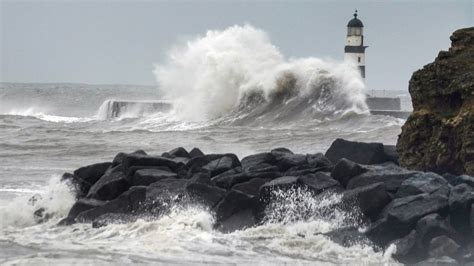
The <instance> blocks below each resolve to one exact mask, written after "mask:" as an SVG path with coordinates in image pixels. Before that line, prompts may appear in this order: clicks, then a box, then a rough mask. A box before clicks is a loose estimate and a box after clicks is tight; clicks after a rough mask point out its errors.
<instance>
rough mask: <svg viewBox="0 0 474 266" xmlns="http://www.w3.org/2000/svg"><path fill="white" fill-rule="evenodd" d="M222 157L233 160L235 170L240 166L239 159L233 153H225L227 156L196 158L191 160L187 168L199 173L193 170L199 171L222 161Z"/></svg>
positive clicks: (207, 155) (216, 155)
mask: <svg viewBox="0 0 474 266" xmlns="http://www.w3.org/2000/svg"><path fill="white" fill-rule="evenodd" d="M222 157H229V158H231V159H232V164H233V165H234V167H232V168H235V167H237V166H240V165H241V164H240V161H239V158H238V157H237V156H236V155H235V154H233V153H225V154H206V155H204V156H201V157H195V158H192V159H191V160H189V162H188V163H186V167H187V168H188V169H191V170H192V171H198V170H193V169H199V168H202V167H204V166H205V165H207V164H209V163H210V162H212V161H214V160H217V159H221V158H222Z"/></svg>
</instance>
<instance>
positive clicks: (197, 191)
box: [186, 182, 227, 208]
mask: <svg viewBox="0 0 474 266" xmlns="http://www.w3.org/2000/svg"><path fill="white" fill-rule="evenodd" d="M186 191H187V192H188V195H189V196H190V197H191V198H192V199H194V200H196V201H197V202H199V203H202V204H204V205H206V206H209V207H211V208H212V207H214V206H215V205H216V204H217V203H219V201H220V200H221V199H222V198H223V197H224V196H225V195H226V193H227V191H226V190H225V189H222V188H220V187H217V186H215V185H213V184H209V183H202V182H191V183H188V185H187V186H186Z"/></svg>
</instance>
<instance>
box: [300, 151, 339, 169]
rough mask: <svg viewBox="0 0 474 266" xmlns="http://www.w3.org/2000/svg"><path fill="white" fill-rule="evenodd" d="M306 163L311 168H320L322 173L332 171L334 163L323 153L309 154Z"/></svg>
mask: <svg viewBox="0 0 474 266" xmlns="http://www.w3.org/2000/svg"><path fill="white" fill-rule="evenodd" d="M306 161H307V162H308V166H309V167H310V168H320V169H322V170H321V171H331V170H332V167H333V164H332V162H331V161H330V160H329V159H328V158H327V157H326V156H324V154H322V153H316V154H307V155H306Z"/></svg>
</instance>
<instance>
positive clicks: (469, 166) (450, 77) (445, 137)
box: [397, 27, 474, 175]
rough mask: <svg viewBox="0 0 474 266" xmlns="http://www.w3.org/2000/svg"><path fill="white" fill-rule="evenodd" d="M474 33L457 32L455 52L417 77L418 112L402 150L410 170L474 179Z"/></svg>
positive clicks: (400, 140) (442, 56)
mask: <svg viewBox="0 0 474 266" xmlns="http://www.w3.org/2000/svg"><path fill="white" fill-rule="evenodd" d="M473 36H474V27H470V28H465V29H459V30H456V31H455V32H454V33H453V35H452V36H451V41H452V43H451V48H450V49H449V51H446V52H441V53H439V55H438V57H437V58H436V59H435V60H434V62H433V63H430V64H427V65H425V66H424V67H423V69H420V70H418V71H416V72H415V73H413V75H412V77H411V79H410V84H409V91H410V95H411V99H412V103H413V112H412V113H411V115H410V116H409V117H408V119H407V120H406V122H405V124H404V125H403V127H402V132H401V134H400V136H399V138H398V142H397V149H398V152H399V154H400V164H401V165H402V166H404V167H407V168H409V169H414V170H421V171H432V172H436V173H445V172H449V173H453V174H456V175H459V174H468V175H474V108H473V106H474V94H473V93H472V90H473V87H474V68H473V61H474V60H473V56H472V54H473V53H474V38H473Z"/></svg>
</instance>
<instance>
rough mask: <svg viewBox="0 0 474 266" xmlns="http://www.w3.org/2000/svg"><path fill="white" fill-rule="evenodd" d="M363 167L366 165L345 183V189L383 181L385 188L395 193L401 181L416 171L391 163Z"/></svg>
mask: <svg viewBox="0 0 474 266" xmlns="http://www.w3.org/2000/svg"><path fill="white" fill-rule="evenodd" d="M365 167H367V169H368V171H366V172H364V173H362V174H360V175H357V176H355V177H352V178H351V179H350V180H349V182H348V183H347V189H353V188H356V187H362V186H367V185H370V184H374V183H378V182H384V183H385V186H386V187H387V190H388V191H389V192H392V193H395V192H396V191H397V190H398V188H399V187H400V185H401V184H402V182H403V181H405V180H406V179H407V178H409V177H411V176H413V175H415V174H417V173H418V172H415V171H409V170H406V169H404V168H401V167H399V166H397V165H395V164H392V163H385V164H382V165H370V166H365Z"/></svg>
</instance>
